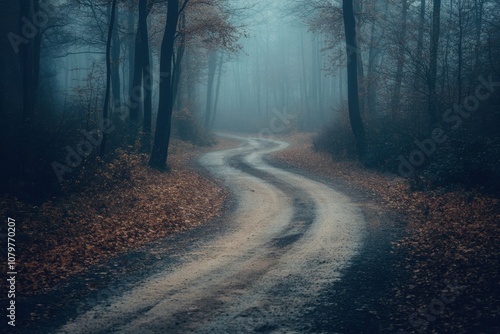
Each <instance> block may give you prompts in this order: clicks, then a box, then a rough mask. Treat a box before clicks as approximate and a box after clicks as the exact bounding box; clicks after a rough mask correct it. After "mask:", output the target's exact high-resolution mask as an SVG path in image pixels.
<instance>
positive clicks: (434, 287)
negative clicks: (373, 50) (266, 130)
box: [276, 134, 500, 333]
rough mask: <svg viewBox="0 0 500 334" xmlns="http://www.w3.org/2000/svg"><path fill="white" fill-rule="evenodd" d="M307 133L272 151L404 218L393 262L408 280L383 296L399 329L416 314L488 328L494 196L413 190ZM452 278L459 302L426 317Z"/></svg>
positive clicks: (494, 287)
mask: <svg viewBox="0 0 500 334" xmlns="http://www.w3.org/2000/svg"><path fill="white" fill-rule="evenodd" d="M311 138H312V136H311V135H310V134H309V135H308V134H296V135H293V136H289V137H287V138H286V139H287V140H289V141H292V142H295V143H297V145H295V146H292V147H291V148H289V149H288V150H286V151H282V152H278V153H277V155H276V157H277V158H278V160H280V161H283V162H285V163H287V164H289V165H291V166H295V167H299V168H303V169H305V170H309V171H311V172H314V173H317V174H318V175H321V176H323V177H327V178H332V179H339V180H342V181H345V182H346V183H347V184H349V185H350V186H351V187H353V188H355V189H361V190H362V191H364V192H366V193H368V194H372V195H374V196H375V199H376V201H377V202H378V203H379V204H380V205H381V206H382V207H383V208H385V209H386V210H388V211H389V212H392V213H395V214H397V215H398V216H400V217H402V218H403V219H404V220H405V221H406V222H408V225H407V226H408V227H407V236H406V237H405V238H404V239H403V240H400V241H399V242H398V243H397V245H396V246H397V247H396V249H397V250H400V251H403V252H404V254H405V256H404V257H403V260H402V261H401V262H400V263H398V266H399V269H400V270H405V271H407V272H408V273H409V281H408V282H404V284H403V285H402V286H400V287H398V288H397V289H396V290H395V291H394V295H395V297H394V298H392V297H391V296H388V300H387V302H390V303H395V304H396V305H397V308H398V309H399V312H398V314H395V315H393V318H392V319H393V321H394V323H395V324H399V325H400V326H399V328H400V329H404V330H406V331H412V330H414V331H418V330H419V329H420V328H414V326H412V325H411V323H410V321H409V319H410V317H411V316H412V315H415V314H416V316H417V317H418V318H419V319H420V320H424V321H427V325H428V330H429V331H430V332H432V331H434V332H445V331H446V332H453V333H461V332H466V331H467V330H469V332H470V331H471V328H474V327H471V326H476V325H478V324H479V325H482V326H485V327H486V328H488V324H487V323H486V322H487V321H490V320H491V326H493V322H494V321H493V319H498V317H499V316H500V300H499V298H500V295H499V284H498V282H500V273H499V271H498V268H500V247H498V240H499V237H500V226H499V222H500V200H499V199H498V198H493V197H489V196H487V195H485V194H482V193H479V192H477V191H465V190H461V189H460V190H455V191H443V190H436V191H428V192H421V191H411V190H410V184H409V182H408V181H407V180H405V179H402V178H399V177H395V176H391V175H384V174H382V173H378V172H375V171H370V170H367V169H365V168H363V167H362V166H360V165H359V164H358V163H356V162H349V161H347V162H335V161H332V159H331V158H330V157H329V156H328V155H327V154H322V153H317V152H314V151H313V148H312V145H311V144H309V143H311V142H312V139H311ZM450 284H453V285H458V286H462V287H464V290H463V291H462V293H461V294H460V296H459V298H460V299H459V301H457V302H456V303H451V304H449V305H448V304H447V305H446V312H443V313H442V314H440V315H439V321H438V320H434V321H428V319H426V318H425V316H424V315H422V314H420V313H418V312H419V310H425V309H426V308H428V307H429V305H430V303H432V301H433V300H436V298H437V299H439V297H440V296H441V295H442V294H443V291H444V290H446V289H447V287H448V286H449V285H450ZM457 297H458V296H457ZM433 317H434V315H433ZM434 318H435V319H437V317H434ZM488 319H490V320H488ZM495 326H498V324H497V325H495ZM467 328H468V329H467ZM491 328H493V327H491ZM395 329H398V328H397V327H396V328H395ZM472 331H474V330H472Z"/></svg>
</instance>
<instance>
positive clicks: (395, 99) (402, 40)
mask: <svg viewBox="0 0 500 334" xmlns="http://www.w3.org/2000/svg"><path fill="white" fill-rule="evenodd" d="M407 16H408V0H403V13H402V18H401V25H400V26H399V28H398V29H399V36H398V55H397V57H398V59H397V64H396V77H395V79H394V88H393V93H392V99H391V114H392V115H393V117H395V116H396V115H397V114H398V113H399V112H400V107H401V106H400V103H401V84H402V82H403V69H404V65H405V48H406V24H407V21H406V18H407Z"/></svg>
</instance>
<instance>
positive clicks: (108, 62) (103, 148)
mask: <svg viewBox="0 0 500 334" xmlns="http://www.w3.org/2000/svg"><path fill="white" fill-rule="evenodd" d="M115 13H116V0H113V2H112V4H111V17H110V19H109V28H108V39H107V42H106V93H105V95H104V108H103V109H102V119H103V122H107V121H108V109H109V95H110V90H111V87H110V86H111V39H112V35H113V26H114V25H115ZM106 142H107V133H106V132H103V134H102V142H101V148H100V151H99V155H100V156H101V157H103V156H104V154H105V153H106Z"/></svg>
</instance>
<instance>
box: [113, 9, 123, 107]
mask: <svg viewBox="0 0 500 334" xmlns="http://www.w3.org/2000/svg"><path fill="white" fill-rule="evenodd" d="M115 15H116V17H115V27H114V28H113V37H112V42H111V43H112V44H111V85H112V86H111V89H112V95H113V104H112V108H120V106H121V99H122V98H121V87H120V84H121V83H120V48H121V42H120V34H119V30H118V22H119V19H118V17H119V16H118V15H119V11H118V9H117V10H116V14H115Z"/></svg>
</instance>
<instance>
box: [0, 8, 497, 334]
mask: <svg viewBox="0 0 500 334" xmlns="http://www.w3.org/2000/svg"><path fill="white" fill-rule="evenodd" d="M0 4H1V7H0V8H1V9H2V10H1V12H0V118H1V119H2V122H3V124H4V129H3V130H2V132H1V133H0V143H1V145H0V156H1V157H2V163H1V167H0V197H1V198H2V203H1V206H0V213H1V214H2V216H3V217H5V219H4V218H2V219H4V220H6V219H7V218H6V217H12V216H16V217H17V218H16V219H18V220H21V221H25V222H27V223H26V225H25V226H26V228H25V230H24V231H23V233H24V234H21V232H19V234H20V237H19V238H20V240H21V241H22V243H24V245H25V246H23V247H25V249H26V251H25V252H24V253H21V254H20V256H21V257H20V258H21V259H22V260H25V266H26V267H25V271H26V272H28V273H27V274H26V275H27V276H26V279H25V282H26V286H28V290H30V293H32V294H33V295H36V294H39V293H41V291H44V289H49V288H48V287H49V286H51V285H52V283H53V282H60V281H61V280H64V279H66V278H67V275H72V274H75V273H81V272H85V271H86V270H87V269H88V268H89V267H91V266H92V265H94V264H96V263H101V262H102V261H103V260H102V259H108V258H113V257H115V256H117V254H123V253H124V252H127V251H129V250H130V249H137V248H138V247H142V246H144V245H147V244H148V243H151V242H152V241H154V240H157V239H158V238H162V237H165V236H167V235H171V234H174V233H177V232H179V231H185V230H190V229H192V228H195V227H197V226H199V225H203V224H205V223H207V222H210V221H213V220H214V219H216V218H220V217H226V216H224V213H225V211H224V210H229V209H228V207H229V206H230V205H231V204H228V203H232V202H231V201H235V202H237V201H238V198H239V197H238V196H237V194H239V193H238V191H239V189H240V188H234V189H238V190H234V189H233V188H231V187H230V186H227V185H224V182H223V181H224V179H225V176H223V175H222V176H221V175H219V176H218V178H219V179H222V180H223V181H220V180H218V179H217V178H215V179H217V180H218V181H214V180H212V178H213V176H207V175H205V174H207V173H206V172H201V171H200V166H199V164H200V163H199V162H195V161H197V160H196V159H197V158H198V157H199V156H201V155H202V154H206V153H207V152H211V151H213V150H218V149H227V148H230V147H233V148H234V147H238V145H239V144H236V143H235V141H234V140H235V139H234V138H233V139H228V138H229V137H231V136H235V134H237V135H238V136H251V137H252V138H254V139H252V140H254V141H252V140H249V143H250V144H248V145H253V144H255V143H257V142H259V140H261V143H263V142H264V141H265V140H268V142H266V143H267V144H266V145H268V146H272V145H280V144H279V143H278V140H283V141H287V142H289V143H291V144H292V145H291V146H292V148H291V150H290V151H283V152H281V153H280V154H279V155H276V156H274V158H269V159H268V160H269V161H271V160H272V159H277V160H280V159H281V160H280V161H281V162H280V163H281V164H288V165H287V166H288V167H289V168H290V169H291V168H296V169H299V170H304V171H305V172H304V173H306V174H307V173H316V174H317V175H320V177H324V176H325V175H326V176H325V177H332V178H333V179H334V180H343V181H342V182H346V183H347V184H349V186H346V189H351V188H349V187H353V188H355V189H354V190H352V189H351V190H352V191H364V192H366V193H367V194H370V196H379V198H380V203H382V204H380V203H379V204H380V205H379V204H377V205H374V206H377V207H380V208H381V209H380V210H381V211H387V212H390V214H391V215H393V216H394V217H397V218H395V220H398V221H399V220H401V221H404V222H405V223H408V224H409V225H410V227H409V230H410V232H408V231H407V232H404V235H405V236H406V238H403V237H401V238H399V237H398V238H395V239H397V240H391V241H394V244H397V246H394V247H400V249H405V252H407V253H405V254H406V255H401V258H402V259H406V261H407V262H405V263H406V264H404V265H400V267H401V268H403V267H404V268H406V270H408V271H410V272H411V271H413V272H412V273H410V274H408V275H409V277H412V278H411V279H408V280H407V281H405V282H406V283H405V284H401V286H404V288H402V289H403V292H401V291H399V290H398V291H399V292H396V293H395V295H396V297H395V301H394V300H393V301H392V303H394V304H395V305H396V304H397V305H399V306H401V305H403V304H404V305H406V306H401V309H402V311H401V312H406V313H405V314H406V316H407V313H410V314H411V313H412V312H413V311H412V310H413V309H412V308H411V306H408V303H410V302H411V303H413V305H417V304H419V303H420V304H422V305H424V306H425V305H426V303H427V304H428V303H429V300H432V298H431V297H430V296H433V295H432V292H429V291H430V290H432V289H434V290H432V291H435V290H436V289H441V288H442V286H443V284H444V282H446V283H447V284H449V281H453V277H456V276H457V273H460V272H461V270H469V269H470V270H471V272H473V274H471V276H470V277H469V275H466V278H464V279H465V281H466V282H465V283H464V282H462V283H463V284H464V286H465V285H467V284H468V285H467V286H469V287H470V286H473V285H474V284H472V283H471V282H473V281H477V282H479V283H478V286H477V289H476V288H471V289H472V290H471V291H472V292H470V293H468V297H467V298H469V299H467V300H466V301H464V304H465V305H467V307H469V306H470V305H472V306H470V310H473V312H471V313H470V317H471V319H472V318H473V319H474V320H471V322H474V325H473V326H472V327H464V326H468V325H470V323H467V324H465V325H464V324H463V323H461V322H460V321H458V320H457V321H458V322H456V323H455V325H450V324H449V323H446V324H441V325H440V324H437V323H438V321H436V322H434V320H432V321H430V320H429V319H428V318H426V317H424V316H423V315H422V313H420V315H419V318H418V319H419V321H421V322H420V323H417V324H416V325H415V324H412V321H411V320H410V322H409V323H410V325H411V326H410V327H411V328H412V329H411V330H410V329H408V328H407V327H408V326H407V324H408V321H407V320H406V318H404V316H400V317H399V318H397V317H396V320H394V321H395V323H397V325H394V326H393V327H391V329H392V330H408V331H410V332H411V331H412V330H413V331H415V332H423V329H422V328H423V327H422V326H421V324H422V321H424V320H422V319H424V318H425V319H427V323H429V324H431V325H432V324H434V325H436V324H437V325H436V326H438V327H436V328H437V330H441V329H442V328H452V330H451V331H450V332H457V333H459V332H460V333H462V332H464V333H466V332H471V333H472V332H475V330H484V332H487V329H490V328H496V329H498V327H494V326H493V325H491V324H492V323H493V322H494V320H492V319H494V317H495V316H498V314H499V312H500V311H499V309H498V304H496V303H497V301H498V300H497V299H498V298H497V297H495V294H496V293H497V292H498V286H497V285H496V284H497V283H498V282H496V283H495V280H496V279H497V278H498V274H493V273H492V272H491V271H492V269H491V268H497V267H498V263H499V257H498V247H497V246H496V241H495V240H496V239H495V238H496V237H497V236H498V235H497V233H498V219H499V218H500V213H499V212H500V210H499V199H498V196H499V195H500V160H499V156H500V131H499V130H500V2H499V1H497V0H432V1H431V0H427V1H426V0H413V1H410V0H399V1H396V0H375V1H366V0H342V1H340V0H288V1H285V0H275V1H274V0H273V1H262V0H55V1H46V0H19V1H10V0H0ZM235 138H236V137H235ZM238 138H239V139H238V140H240V139H241V137H238ZM297 138H298V139H297ZM304 138H305V139H304ZM255 145H257V144H255ZM262 145H263V146H265V145H264V144H262ZM301 145H303V146H301ZM252 149H254V150H255V151H258V150H259V149H261V150H263V147H258V146H256V147H254V148H252ZM242 150H243V149H242ZM286 152H288V153H286ZM238 157H239V156H235V157H232V158H231V159H233V160H231V159H229V158H228V159H227V160H228V164H230V165H231V166H232V167H234V168H240V169H241V170H243V171H245V168H247V169H248V170H250V167H248V166H247V165H245V166H246V167H245V168H244V167H242V166H243V165H244V164H250V162H249V161H252V159H250V158H249V160H248V161H246V160H245V161H243V160H241V161H239V160H238V159H239V158H238ZM266 159H267V158H266ZM266 161H267V160H266ZM213 164H214V165H215V163H213ZM276 164H277V163H276ZM195 165H196V166H195ZM193 166H194V167H193ZM263 170H264V169H263ZM252 173H253V174H252ZM262 173H264V172H263V171H262V170H259V171H253V172H251V173H250V172H249V174H250V175H252V176H255V177H260V178H262V179H265V180H266V181H269V183H272V181H273V180H274V178H275V177H268V178H267V179H266V178H265V177H263V176H262V175H263V174H262ZM228 175H229V174H228ZM277 175H279V174H277ZM332 175H333V176H332ZM275 182H276V184H274V185H275V186H276V187H278V188H280V187H282V188H280V189H281V190H280V191H283V192H286V191H291V190H290V189H292V188H293V187H292V188H290V187H289V188H287V187H284V186H283V185H282V183H280V182H282V181H280V182H278V181H275ZM332 182H333V181H332ZM335 182H336V181H335ZM163 186H164V187H163ZM226 188H228V189H229V188H231V189H232V190H230V191H229V190H227V189H226ZM241 189H246V188H245V187H242V188H241ZM283 189H285V190H283ZM351 190H349V191H351ZM252 191H254V190H252ZM242 192H243V190H242ZM303 193H304V192H298V191H297V192H296V193H294V195H293V196H294V199H293V203H294V205H298V204H297V203H298V202H300V200H299V199H297V198H300V197H301V196H302V195H303ZM297 194H299V195H297ZM375 194H376V195H375ZM367 196H368V195H367ZM305 197H307V196H305ZM228 198H229V199H228ZM302 200H303V201H304V203H306V201H305V200H304V199H302ZM296 202H297V203H296ZM300 203H302V202H300ZM306 204H307V203H306ZM306 204H304V205H303V206H304V207H307V205H306ZM301 205H302V204H301ZM311 206H312V204H311ZM257 210H258V208H257ZM391 217H392V216H391ZM9 219H10V218H9ZM448 219H449V220H450V221H448ZM9 221H10V220H9ZM97 222H99V224H101V223H102V222H106V224H103V225H99V226H105V227H102V228H101V227H100V228H98V229H96V227H95V226H96V225H94V224H97ZM138 222H141V223H138ZM143 224H146V225H143ZM147 224H151V225H147ZM153 224H156V225H153ZM4 225H5V224H4ZM6 226H7V225H6ZM6 226H2V228H1V231H2V235H3V234H6V233H7V227H6ZM75 226H78V228H75ZM145 226H146V227H145ZM4 229H5V231H4ZM28 231H29V232H28ZM51 231H54V234H53V235H52V234H51V233H52V232H51ZM120 233H121V234H120ZM49 235H51V236H49ZM431 237H432V238H431ZM56 238H58V240H56ZM426 238H427V239H426ZM433 238H435V239H433ZM431 239H432V240H431ZM2 240H3V239H2ZM426 240H427V241H428V242H429V243H428V244H427V243H425V242H426ZM464 240H466V241H464ZM396 241H397V242H396ZM75 245H76V246H75ZM436 245H439V246H436ZM72 247H77V249H75V248H72ZM462 251H463V253H462ZM392 252H393V251H392V250H391V254H392ZM394 252H395V253H397V252H396V251H394ZM476 252H477V253H476ZM437 253H439V259H441V256H442V258H443V259H444V260H443V262H442V263H443V264H442V265H441V264H440V262H439V261H440V260H439V259H438V258H437V257H438V255H436V254H437ZM40 254H44V255H43V256H42V255H40ZM450 254H451V255H450ZM456 254H461V255H460V256H459V255H456ZM39 256H41V257H40V259H39ZM421 259H432V260H429V261H428V262H426V261H424V260H422V261H420V260H421ZM446 259H449V261H450V262H446V261H448V260H446ZM462 260H463V262H461V261H462ZM9 261H10V260H9ZM37 261H38V262H37ZM395 261H396V260H395ZM398 261H399V260H398ZM53 262H55V263H62V264H63V265H61V268H60V271H59V272H57V273H56V272H55V271H54V269H51V268H49V267H50V263H53ZM424 262H425V263H432V265H428V266H427V265H424V264H422V263H424ZM41 263H45V264H43V265H42V264H41ZM444 263H446V264H450V263H452V264H450V265H449V266H447V267H446V268H444V266H445V265H444ZM405 265H407V267H405ZM449 268H452V269H449ZM464 268H465V269H464ZM471 268H472V269H471ZM439 275H441V276H439ZM438 281H439V283H436V284H434V283H435V282H438ZM414 287H417V288H415V289H417V290H418V289H421V290H418V291H417V290H414ZM437 287H439V288H437ZM404 289H407V290H404ZM425 289H428V290H425ZM422 291H427V292H425V293H424V292H422ZM479 291H483V292H479ZM405 293H406V295H407V296H409V297H405V296H406V295H405ZM476 293H477V294H479V295H476ZM478 296H479V297H478ZM398 298H400V299H398ZM401 298H402V299H404V298H408V299H407V300H405V301H403V302H402V301H401ZM419 298H421V299H419ZM481 298H482V299H481ZM495 298H496V299H495ZM479 299H481V301H479ZM405 303H406V304H405ZM388 304H390V302H388ZM399 306H398V307H399ZM415 307H416V306H415ZM447 307H449V308H451V306H449V305H448V304H447ZM453 307H455V306H453ZM453 310H455V309H453ZM453 312H455V311H453ZM464 314H467V310H459V311H457V312H456V314H454V315H450V319H455V320H456V319H458V318H460V317H461V318H463V319H465V318H466V317H465V316H464ZM377 316H378V315H377ZM454 316H456V317H455V318H453V317H454ZM403 318H404V320H401V319H403ZM410 318H411V317H410ZM447 319H448V318H447ZM478 319H479V320H478ZM484 319H487V320H484ZM466 320H467V319H466ZM466 320H464V321H466ZM467 321H468V320H467ZM417 322H418V321H417ZM478 324H479V325H478ZM476 325H477V327H474V326H476ZM405 326H406V327H405ZM425 326H427V325H425ZM425 326H424V327H425ZM439 326H443V327H439ZM447 326H448V327H447ZM492 326H493V327H492ZM319 328H320V327H319ZM419 328H420V329H419ZM425 328H427V327H425ZM464 328H465V329H464ZM346 332H349V331H346ZM492 333H493V332H492Z"/></svg>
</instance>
